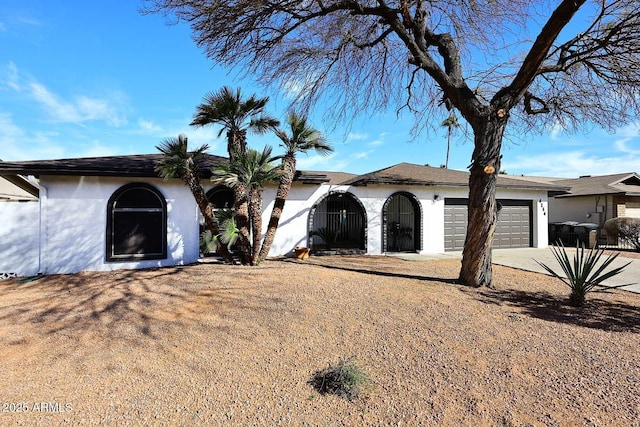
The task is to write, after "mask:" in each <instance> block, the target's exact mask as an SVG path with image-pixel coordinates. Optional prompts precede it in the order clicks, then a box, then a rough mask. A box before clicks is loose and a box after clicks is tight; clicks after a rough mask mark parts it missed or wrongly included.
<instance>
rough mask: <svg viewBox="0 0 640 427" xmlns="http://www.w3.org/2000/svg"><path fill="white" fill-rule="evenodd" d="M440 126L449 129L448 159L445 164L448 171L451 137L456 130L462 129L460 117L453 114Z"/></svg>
mask: <svg viewBox="0 0 640 427" xmlns="http://www.w3.org/2000/svg"><path fill="white" fill-rule="evenodd" d="M440 126H442V127H446V128H447V159H446V161H445V162H444V167H445V168H446V169H448V168H449V150H450V149H451V135H452V134H453V132H454V129H455V128H459V127H460V123H458V116H456V114H455V113H451V115H450V116H449V117H447V118H446V119H445V120H444V121H443V122H442V123H440Z"/></svg>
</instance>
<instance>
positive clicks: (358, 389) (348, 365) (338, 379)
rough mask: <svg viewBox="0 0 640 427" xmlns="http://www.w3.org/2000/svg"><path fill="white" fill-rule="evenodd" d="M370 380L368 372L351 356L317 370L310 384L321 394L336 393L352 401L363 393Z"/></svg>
mask: <svg viewBox="0 0 640 427" xmlns="http://www.w3.org/2000/svg"><path fill="white" fill-rule="evenodd" d="M368 382H369V377H368V376H367V374H366V373H365V372H364V370H362V368H360V367H359V366H358V364H357V363H356V361H355V358H354V357H350V358H348V359H340V360H339V361H338V363H337V364H335V365H331V364H330V365H329V367H327V368H325V369H323V370H321V371H317V372H316V373H315V374H313V377H312V378H311V380H310V381H309V384H311V385H312V386H313V387H314V388H315V389H316V390H317V391H318V393H320V394H335V395H337V396H340V397H344V398H346V399H348V400H350V401H351V400H354V399H356V398H358V397H360V396H361V395H362V393H363V392H364V387H365V385H366V384H367V383H368Z"/></svg>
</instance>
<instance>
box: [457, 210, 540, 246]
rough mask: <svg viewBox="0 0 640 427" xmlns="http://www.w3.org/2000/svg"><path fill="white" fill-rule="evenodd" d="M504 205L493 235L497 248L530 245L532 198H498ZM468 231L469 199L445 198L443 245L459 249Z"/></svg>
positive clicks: (494, 244)
mask: <svg viewBox="0 0 640 427" xmlns="http://www.w3.org/2000/svg"><path fill="white" fill-rule="evenodd" d="M498 203H500V205H501V206H502V209H500V212H499V213H498V224H497V226H496V232H495V235H494V236H493V247H494V248H528V247H530V246H531V234H532V233H531V230H532V221H531V212H532V209H531V202H530V201H528V200H498ZM466 234H467V200H466V199H445V201H444V249H445V251H459V250H462V248H463V247H464V239H465V237H466Z"/></svg>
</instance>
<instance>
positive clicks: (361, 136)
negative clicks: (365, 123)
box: [347, 132, 369, 142]
mask: <svg viewBox="0 0 640 427" xmlns="http://www.w3.org/2000/svg"><path fill="white" fill-rule="evenodd" d="M367 138H369V134H368V133H354V132H349V134H348V135H347V142H349V141H363V140H365V139H367Z"/></svg>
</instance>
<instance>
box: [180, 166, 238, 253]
mask: <svg viewBox="0 0 640 427" xmlns="http://www.w3.org/2000/svg"><path fill="white" fill-rule="evenodd" d="M184 181H185V183H186V184H187V186H189V189H190V190H191V193H192V194H193V197H194V198H195V200H196V204H197V205H198V208H200V213H201V214H202V216H203V217H204V223H205V225H206V227H207V229H209V231H211V234H213V235H214V236H217V235H218V234H219V233H220V225H219V224H218V220H217V219H216V217H215V215H214V213H213V209H212V208H211V204H210V203H209V200H208V199H207V195H206V194H205V192H204V190H203V189H202V185H201V184H200V178H198V177H197V176H196V175H194V174H193V173H191V172H190V171H187V172H186V173H185V175H184ZM217 252H218V254H219V255H220V256H221V257H222V259H223V260H224V262H226V263H228V264H233V257H232V256H231V253H230V252H229V248H227V245H225V244H220V245H219V247H218V251H217Z"/></svg>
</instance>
